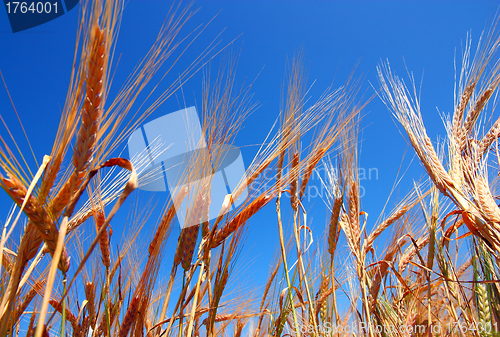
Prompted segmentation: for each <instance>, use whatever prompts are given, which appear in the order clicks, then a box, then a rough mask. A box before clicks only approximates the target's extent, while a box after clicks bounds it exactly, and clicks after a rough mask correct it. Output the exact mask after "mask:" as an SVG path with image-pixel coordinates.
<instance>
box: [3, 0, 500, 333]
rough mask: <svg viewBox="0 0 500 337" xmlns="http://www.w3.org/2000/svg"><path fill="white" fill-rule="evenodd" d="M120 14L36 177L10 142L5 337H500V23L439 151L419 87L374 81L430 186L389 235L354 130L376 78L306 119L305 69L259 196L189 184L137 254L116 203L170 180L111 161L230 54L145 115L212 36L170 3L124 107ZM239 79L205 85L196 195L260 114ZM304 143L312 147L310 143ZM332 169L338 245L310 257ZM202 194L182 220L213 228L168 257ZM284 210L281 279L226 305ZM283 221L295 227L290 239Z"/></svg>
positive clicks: (391, 218) (289, 97)
mask: <svg viewBox="0 0 500 337" xmlns="http://www.w3.org/2000/svg"><path fill="white" fill-rule="evenodd" d="M121 9H122V3H121V1H118V0H116V1H114V2H113V1H95V2H93V3H86V4H83V5H82V6H81V18H82V19H81V22H80V25H79V27H80V28H79V31H78V37H79V38H78V39H77V41H78V42H77V44H76V48H75V59H74V71H73V73H72V76H71V80H70V87H69V90H68V94H67V97H66V103H65V105H64V110H63V114H62V117H61V119H60V124H59V129H58V132H57V135H56V138H55V141H54V145H53V148H52V151H51V153H50V155H47V156H45V157H44V158H43V162H42V163H41V165H39V168H38V171H37V172H36V173H35V174H32V173H31V171H30V170H29V168H28V167H26V165H24V166H23V163H24V161H23V159H24V158H23V157H22V154H19V155H17V156H16V155H15V154H14V151H11V149H10V148H9V146H8V142H7V141H4V140H3V138H2V146H1V147H0V155H1V156H0V166H1V169H2V170H1V171H2V172H1V173H0V185H1V186H2V188H3V189H4V191H5V192H6V193H7V194H8V195H9V196H10V197H11V198H12V200H13V201H14V203H15V204H16V206H17V207H16V208H15V209H14V210H13V211H12V213H11V214H8V216H7V220H6V223H5V225H4V226H3V231H2V235H1V241H0V250H1V254H0V262H1V263H0V285H1V286H0V294H1V300H0V336H17V335H27V336H32V335H35V336H37V337H39V336H48V335H61V336H63V335H74V336H110V335H117V336H127V335H133V336H144V335H146V336H156V337H159V336H172V335H178V336H193V335H194V336H199V335H207V336H216V335H217V336H218V335H226V334H229V335H235V336H240V335H242V334H248V335H251V336H267V335H272V336H287V335H288V336H290V335H291V336H344V335H367V336H431V335H435V336H437V335H439V336H458V335H461V336H469V335H471V336H495V335H498V333H497V330H498V329H499V328H500V327H498V323H500V287H499V284H498V282H499V280H500V277H499V273H500V270H499V265H500V257H499V253H500V208H499V207H498V205H497V204H496V199H497V196H496V194H495V191H494V186H495V184H496V180H495V179H496V177H497V174H496V173H497V170H498V165H499V161H500V157H499V153H498V146H497V138H498V136H499V134H500V119H497V120H494V119H493V110H494V109H491V105H493V108H494V105H495V103H494V100H492V103H489V101H490V100H491V99H492V98H494V97H495V95H496V90H497V87H498V85H499V83H500V62H499V59H498V57H497V51H498V48H499V45H500V36H499V35H498V33H497V31H496V29H495V27H493V28H492V29H491V31H490V32H488V33H487V34H485V35H484V36H483V37H482V39H481V40H480V43H479V46H478V48H477V51H476V52H475V54H474V55H471V53H470V43H468V44H467V46H466V48H465V51H464V54H463V56H462V70H461V74H460V77H459V80H458V81H457V88H456V99H455V101H456V102H455V110H454V112H453V114H452V116H451V117H450V118H447V117H444V118H443V119H444V121H445V126H446V130H447V134H446V137H445V138H444V139H445V141H444V142H441V144H437V143H435V142H434V143H433V142H432V141H431V139H430V138H429V137H428V135H427V133H426V129H425V126H424V123H423V120H422V115H421V113H420V107H419V102H418V99H417V98H416V97H417V95H416V90H415V87H414V86H413V87H412V89H413V90H409V89H408V87H407V86H406V85H405V84H404V82H403V81H402V80H401V79H399V78H398V77H396V76H395V75H394V74H393V73H392V72H391V70H390V67H389V64H388V63H384V64H383V65H381V66H380V67H379V68H378V75H379V79H380V89H377V90H376V91H377V94H378V96H379V97H380V98H381V99H382V100H384V102H385V103H386V105H387V107H388V108H389V109H390V110H392V112H393V113H394V116H395V117H396V119H397V120H398V121H399V122H400V123H401V125H402V127H403V128H404V130H405V131H406V134H407V137H408V140H409V142H410V143H411V145H412V147H413V149H414V151H415V153H416V155H417V156H418V158H419V159H420V162H421V164H422V165H423V167H424V168H425V170H426V173H427V175H428V178H429V179H427V180H426V181H427V182H423V183H421V184H415V187H414V189H413V190H412V191H411V192H410V193H409V194H408V195H407V197H405V198H403V200H402V201H401V202H400V203H399V204H398V205H397V207H396V208H394V209H393V210H392V211H391V212H389V213H388V215H386V216H381V217H380V218H379V220H377V221H376V222H375V223H370V222H369V221H368V219H367V217H366V214H365V213H364V212H363V211H362V209H361V202H360V182H359V177H358V166H357V165H358V164H357V160H358V158H357V157H358V156H357V147H358V143H357V139H358V138H357V134H358V130H359V121H360V118H359V117H360V114H361V112H362V110H363V109H364V107H365V106H366V104H367V102H368V101H369V99H362V98H361V101H362V103H358V102H357V100H358V99H359V98H358V96H359V89H360V83H361V82H360V81H355V80H353V77H351V78H350V79H349V80H348V81H347V83H346V84H345V85H344V86H342V87H340V88H338V89H328V90H327V91H325V93H324V94H323V95H322V96H321V97H320V98H319V99H318V100H317V101H316V102H315V103H313V104H309V105H308V102H307V101H306V100H305V99H304V97H305V94H306V89H305V81H304V75H303V71H302V67H301V57H300V55H299V56H297V57H295V58H294V60H293V62H292V65H291V67H290V71H289V76H288V80H287V82H286V84H285V95H284V97H285V99H284V102H283V110H282V112H281V114H280V117H279V122H280V123H279V126H278V127H277V129H278V130H277V131H275V132H271V133H270V135H269V137H268V139H266V140H264V141H263V142H262V143H263V144H264V145H262V147H261V149H260V150H259V152H258V154H257V156H256V157H255V158H254V160H253V161H252V163H251V164H250V165H249V168H248V170H247V172H246V175H245V178H244V181H242V182H241V185H240V186H239V187H237V188H236V189H235V190H234V191H233V193H232V194H230V195H228V196H226V199H225V201H224V203H223V205H214V204H212V203H211V202H210V197H209V194H207V193H203V191H200V193H198V194H196V195H194V196H193V195H192V193H188V192H189V191H187V190H186V188H179V190H178V191H176V193H175V194H172V195H175V198H178V200H169V201H168V202H167V203H166V204H165V206H164V210H163V214H162V216H161V218H160V219H159V220H158V221H157V222H153V223H151V221H149V222H148V231H145V230H144V229H143V228H144V226H143V222H142V219H144V218H147V216H148V214H147V211H146V212H143V213H141V214H136V215H137V217H138V218H141V220H139V221H136V222H137V223H138V224H137V225H136V226H127V227H133V228H130V229H128V228H126V230H130V232H131V235H130V236H129V239H127V240H126V241H124V242H122V244H120V245H119V246H117V247H116V248H113V245H110V235H111V233H110V232H111V228H112V226H113V221H112V219H113V216H114V215H115V214H116V213H117V212H123V210H120V207H121V206H122V204H123V203H124V202H125V199H126V198H127V197H128V196H129V195H130V194H131V193H133V191H134V189H136V188H137V187H138V186H140V184H141V183H145V181H146V180H148V181H150V180H151V179H158V177H159V176H160V175H161V172H159V175H155V174H152V175H149V176H147V177H142V176H141V175H140V174H138V172H139V173H140V170H141V167H143V166H144V161H145V158H135V159H134V160H127V159H123V158H118V157H117V158H112V154H113V153H116V149H117V147H119V146H123V143H124V140H126V139H127V137H128V136H129V135H130V134H131V132H133V131H134V129H135V128H137V127H138V126H139V125H140V124H141V123H142V122H143V121H144V120H145V118H147V116H148V115H149V114H150V113H151V112H152V111H154V109H155V108H156V107H158V106H159V105H160V104H162V103H163V102H164V101H165V100H166V99H167V98H168V97H170V96H171V95H172V94H173V93H174V92H175V91H176V90H177V89H178V88H180V87H181V86H182V84H183V83H184V82H185V81H186V80H188V79H189V78H190V77H191V76H192V75H193V73H194V72H196V71H198V70H200V69H201V68H203V67H204V66H205V64H206V63H207V62H208V61H207V60H212V59H213V57H214V56H213V55H214V54H215V55H216V54H218V53H219V52H220V51H221V50H222V49H224V48H220V47H218V46H217V44H216V43H213V44H210V45H209V46H208V47H207V48H206V49H205V50H204V52H203V54H202V55H200V57H199V58H197V59H196V60H195V61H194V62H193V63H192V64H191V65H190V66H189V67H188V69H186V70H185V72H183V73H182V74H180V75H179V76H178V77H177V80H176V81H175V82H174V83H172V84H171V85H170V86H169V87H168V89H167V90H166V91H164V92H163V93H161V94H160V95H159V96H158V98H157V99H156V100H155V101H154V102H153V104H152V105H150V106H149V108H147V109H146V110H145V111H144V110H142V111H143V112H141V113H134V111H135V109H136V108H135V107H136V106H137V104H135V103H136V101H137V99H138V97H139V93H140V92H141V91H142V90H143V88H144V87H145V86H146V84H148V82H150V80H151V79H152V78H153V76H154V75H155V73H157V72H158V71H159V70H160V67H161V66H162V65H163V64H164V63H165V62H167V68H168V69H171V67H172V65H174V64H175V63H177V62H178V60H179V58H176V57H174V56H172V55H176V54H175V53H174V52H175V51H176V50H177V51H179V50H180V52H179V54H180V55H182V54H183V52H184V50H185V49H182V48H187V47H188V46H189V45H191V43H192V42H193V40H194V39H196V37H197V36H198V35H199V33H200V32H201V31H202V30H203V27H200V31H198V32H196V31H195V32H194V33H191V34H188V35H187V36H186V37H184V38H179V32H180V31H181V29H182V28H183V26H184V24H185V23H186V21H187V20H189V19H190V18H191V16H192V15H193V11H192V10H191V6H186V8H182V7H181V6H180V5H179V4H175V5H174V6H172V9H171V12H170V13H169V16H168V18H167V20H166V21H165V25H164V26H163V28H162V30H161V31H160V33H159V35H158V38H157V40H156V42H155V44H154V45H153V46H152V48H151V50H150V51H149V53H148V54H147V55H146V56H145V58H144V59H143V60H142V62H141V63H140V65H139V67H137V68H136V70H135V72H134V73H133V74H131V76H130V77H129V81H128V82H127V83H125V85H124V86H123V89H121V91H119V93H118V94H117V95H116V97H115V98H114V100H110V99H109V97H108V90H109V86H110V82H111V81H110V77H111V69H112V63H113V62H112V61H113V52H114V41H115V39H116V37H117V32H118V27H119V21H120V15H121V12H120V11H121ZM190 39H191V40H190ZM186 44H187V47H184V46H185V45H186ZM233 68H234V63H231V62H228V64H227V65H226V66H225V67H223V68H221V70H220V71H219V73H218V75H217V78H218V79H217V80H216V81H215V82H211V81H210V80H209V79H210V77H209V76H207V77H206V80H205V82H204V83H203V99H202V104H201V105H202V109H201V110H202V113H201V115H202V120H203V131H204V135H205V137H206V140H207V149H208V151H207V153H205V154H200V155H199V157H198V158H196V165H193V167H196V169H195V170H192V171H196V172H186V177H185V179H186V181H187V180H189V181H192V180H193V179H197V178H199V177H201V176H204V177H205V176H207V172H212V168H213V167H214V165H216V164H217V162H219V161H222V160H223V157H224V153H225V152H224V150H223V149H222V147H221V145H220V144H230V143H231V142H232V141H233V139H234V137H235V135H236V134H237V132H238V130H239V129H240V128H241V126H242V125H243V123H244V120H245V117H246V116H247V115H248V114H249V113H251V112H252V111H253V110H254V109H255V108H256V105H255V104H254V103H253V102H252V95H251V93H250V91H249V90H250V87H248V88H244V89H243V90H241V91H239V92H236V90H233V89H234V86H235V78H234V71H233V70H234V69H233ZM155 88H156V87H155ZM153 91H154V90H153ZM151 95H152V93H150V94H148V98H149V97H151ZM488 103H489V104H488ZM488 106H490V108H488ZM141 109H142V105H141V108H140V109H137V110H141ZM488 111H489V114H488ZM308 134H309V135H312V136H311V137H308V138H307V139H311V138H312V141H310V142H306V140H305V139H306V138H304V137H305V136H306V135H308ZM12 140H13V141H14V142H15V139H12ZM304 144H308V145H304ZM156 150H157V149H156ZM156 150H155V149H150V152H155V151H156ZM19 156H21V157H19ZM145 157H146V155H145ZM331 158H335V159H334V160H332V159H331ZM334 163H335V164H334ZM320 166H321V167H323V168H325V172H326V176H325V179H324V181H323V184H324V185H325V189H326V191H327V192H328V193H327V195H326V197H325V204H326V206H327V209H328V211H329V212H330V213H331V216H330V217H329V223H328V224H327V225H326V232H325V236H326V240H325V241H324V242H325V244H324V245H323V244H321V245H319V246H318V247H316V248H312V247H310V245H309V244H308V240H307V238H308V236H310V235H311V228H310V223H309V222H308V219H307V210H306V206H307V205H305V202H304V199H305V198H304V197H305V196H306V194H307V188H306V187H307V184H308V182H309V181H310V180H311V177H312V174H313V173H314V172H315V170H316V169H317V168H318V167H320ZM112 167H116V171H120V173H119V174H118V173H116V174H111V178H109V177H110V175H109V174H104V172H108V173H109V172H116V171H113V169H112ZM268 168H272V169H273V172H275V174H274V175H273V177H266V179H267V180H266V181H265V183H258V184H255V183H256V182H262V181H264V180H263V179H261V178H262V175H263V172H265V171H266V169H268ZM491 170H493V171H495V172H494V174H491V172H490V174H489V173H488V171H491ZM203 181H204V184H205V185H204V186H203V190H205V191H206V190H210V181H209V179H205V180H203ZM245 186H253V187H254V188H252V190H251V191H250V193H249V194H248V197H247V198H246V200H245V202H244V203H243V204H242V205H241V206H239V207H238V208H237V209H236V210H233V211H230V212H226V210H227V209H229V208H230V207H231V206H232V204H233V201H234V200H237V199H238V197H239V196H240V195H241V194H242V193H243V192H244V189H245ZM255 186H257V187H255ZM188 195H189V198H190V202H189V207H188V209H187V211H186V214H185V218H186V219H189V221H190V222H191V223H196V224H198V223H199V225H195V226H190V227H186V228H184V229H182V230H181V232H180V235H179V237H178V239H177V240H174V241H173V243H172V241H168V238H169V234H170V232H171V229H172V228H173V227H174V226H175V225H174V224H175V223H176V222H175V221H176V220H175V216H176V210H175V207H174V203H175V202H180V201H183V199H185V198H188ZM283 195H287V198H283V199H282V196H283ZM288 196H289V198H288ZM284 201H286V205H285V203H284ZM270 203H275V205H276V217H275V218H272V219H269V220H268V222H269V224H268V225H272V224H274V225H275V226H277V229H278V233H279V237H277V238H276V244H277V249H278V252H279V253H278V254H277V257H276V259H275V261H276V262H275V265H274V266H273V268H272V269H271V271H270V275H269V277H268V281H267V283H266V284H265V285H263V286H262V288H259V289H261V290H262V292H261V293H252V296H253V298H250V299H244V300H241V299H240V300H238V301H237V299H236V298H235V296H234V294H227V292H228V284H229V282H228V281H229V280H230V279H231V277H238V276H236V275H232V272H233V271H234V266H235V262H236V259H237V257H238V253H239V252H240V249H241V245H242V244H243V241H242V235H243V232H244V230H245V228H246V226H247V224H248V223H249V221H250V219H251V218H252V217H253V216H254V215H255V214H256V213H257V212H259V211H260V210H261V209H262V208H263V207H264V206H265V205H267V204H270ZM209 207H210V209H211V208H213V207H216V208H217V209H221V211H220V214H221V215H220V216H219V217H217V218H216V219H215V220H211V221H206V219H207V217H208V216H207V214H208V210H209ZM282 213H287V214H288V215H289V217H288V218H289V219H290V221H289V223H285V224H283V221H282V215H283V214H282ZM382 213H383V212H382ZM464 224H465V226H463V225H464ZM318 227H320V226H318V225H316V226H315V228H318ZM149 228H151V229H152V230H151V231H149ZM369 228H372V229H371V230H369ZM141 230H142V231H141ZM389 232H390V233H392V234H390V235H387V233H389ZM138 238H141V240H138ZM144 238H145V239H148V240H149V241H148V246H147V247H148V249H147V254H145V256H144V257H143V259H141V258H138V257H137V254H136V250H137V249H143V248H144V247H142V246H141V245H142V242H143V241H144ZM464 243H465V245H464ZM172 244H176V247H177V248H176V249H175V256H173V257H170V259H169V257H168V256H165V252H166V247H167V246H168V245H172ZM340 247H342V249H339V248H340ZM313 250H314V252H313V253H312V251H313ZM172 260H173V264H172V267H171V272H170V275H168V273H167V275H164V272H163V271H164V268H167V270H170V268H169V266H165V264H166V262H165V261H172ZM162 261H163V262H164V263H163V267H162V268H160V267H161V266H162ZM178 271H179V273H178ZM165 285H166V286H165ZM174 285H177V286H174ZM225 291H226V293H225ZM224 294H226V296H224ZM235 303H236V304H235Z"/></svg>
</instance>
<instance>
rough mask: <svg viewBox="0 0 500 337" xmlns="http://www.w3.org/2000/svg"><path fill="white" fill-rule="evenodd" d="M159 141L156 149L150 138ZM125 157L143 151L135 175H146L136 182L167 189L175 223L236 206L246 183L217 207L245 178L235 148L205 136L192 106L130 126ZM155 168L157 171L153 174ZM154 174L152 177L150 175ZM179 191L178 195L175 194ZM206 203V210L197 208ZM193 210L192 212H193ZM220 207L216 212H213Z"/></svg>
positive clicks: (190, 223) (206, 218) (212, 216)
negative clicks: (227, 202)
mask: <svg viewBox="0 0 500 337" xmlns="http://www.w3.org/2000/svg"><path fill="white" fill-rule="evenodd" d="M153 143H154V144H158V143H159V144H161V145H160V147H161V149H160V151H157V150H155V151H154V152H155V153H160V154H159V155H154V154H153V153H152V152H153V151H152V150H151V149H152V147H155V148H157V147H158V146H156V145H155V146H153V145H152V144H153ZM128 150H129V155H130V158H131V159H133V158H134V157H137V156H138V155H140V154H141V153H147V156H148V158H147V159H146V161H147V162H146V164H145V169H144V170H142V171H141V172H140V174H139V179H140V178H141V176H142V177H149V179H144V180H147V182H146V183H144V184H140V186H139V188H140V189H142V190H145V191H154V192H165V191H167V190H168V191H169V192H170V195H171V196H172V199H173V200H174V206H175V210H176V214H177V218H178V220H179V223H180V225H181V228H186V227H190V226H195V225H198V224H200V223H201V222H204V221H209V220H212V219H215V218H216V217H217V216H219V215H223V214H225V213H227V212H228V211H230V210H231V209H234V208H236V207H238V206H240V205H241V204H242V203H243V201H244V200H245V199H246V197H247V194H248V192H247V188H246V185H244V186H242V187H243V188H242V191H243V192H242V193H241V194H240V195H239V196H238V198H237V200H233V204H232V206H231V208H225V209H224V210H222V213H221V209H222V205H223V204H224V201H225V200H226V196H227V195H228V194H231V193H232V192H233V191H234V190H235V188H237V187H238V186H239V185H240V183H242V184H244V182H245V179H244V177H245V166H244V164H243V159H242V156H241V151H240V150H239V149H238V148H236V147H234V146H231V145H228V144H211V146H210V148H208V147H207V142H206V139H205V135H204V134H203V130H202V128H201V124H200V120H199V118H198V114H197V112H196V108H195V107H189V108H186V109H183V110H179V111H176V112H173V113H170V114H167V115H164V116H162V117H159V118H157V119H155V120H153V121H151V122H149V123H147V124H145V125H143V126H141V127H140V128H138V129H137V130H135V131H134V132H133V133H132V135H131V136H130V137H129V140H128ZM158 172H161V175H160V174H158ZM151 177H154V179H151ZM178 195H181V197H180V198H177V196H178ZM204 207H208V212H202V211H199V210H200V209H203V208H204ZM193 212H195V213H196V214H195V215H193ZM219 213H221V214H219Z"/></svg>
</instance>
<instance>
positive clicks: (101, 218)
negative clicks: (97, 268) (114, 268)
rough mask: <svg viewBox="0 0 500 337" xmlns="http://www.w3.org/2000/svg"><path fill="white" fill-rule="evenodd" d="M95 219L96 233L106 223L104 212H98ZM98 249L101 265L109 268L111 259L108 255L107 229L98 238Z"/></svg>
mask: <svg viewBox="0 0 500 337" xmlns="http://www.w3.org/2000/svg"><path fill="white" fill-rule="evenodd" d="M95 217H96V224H97V231H99V229H100V228H101V227H102V226H103V225H104V222H105V221H106V217H105V215H104V210H100V211H98V212H97V214H96V215H95ZM99 247H100V248H101V260H102V264H103V265H104V266H105V267H106V268H109V266H110V265H111V257H110V253H109V233H108V229H105V230H104V233H103V234H102V235H101V237H100V238H99Z"/></svg>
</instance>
